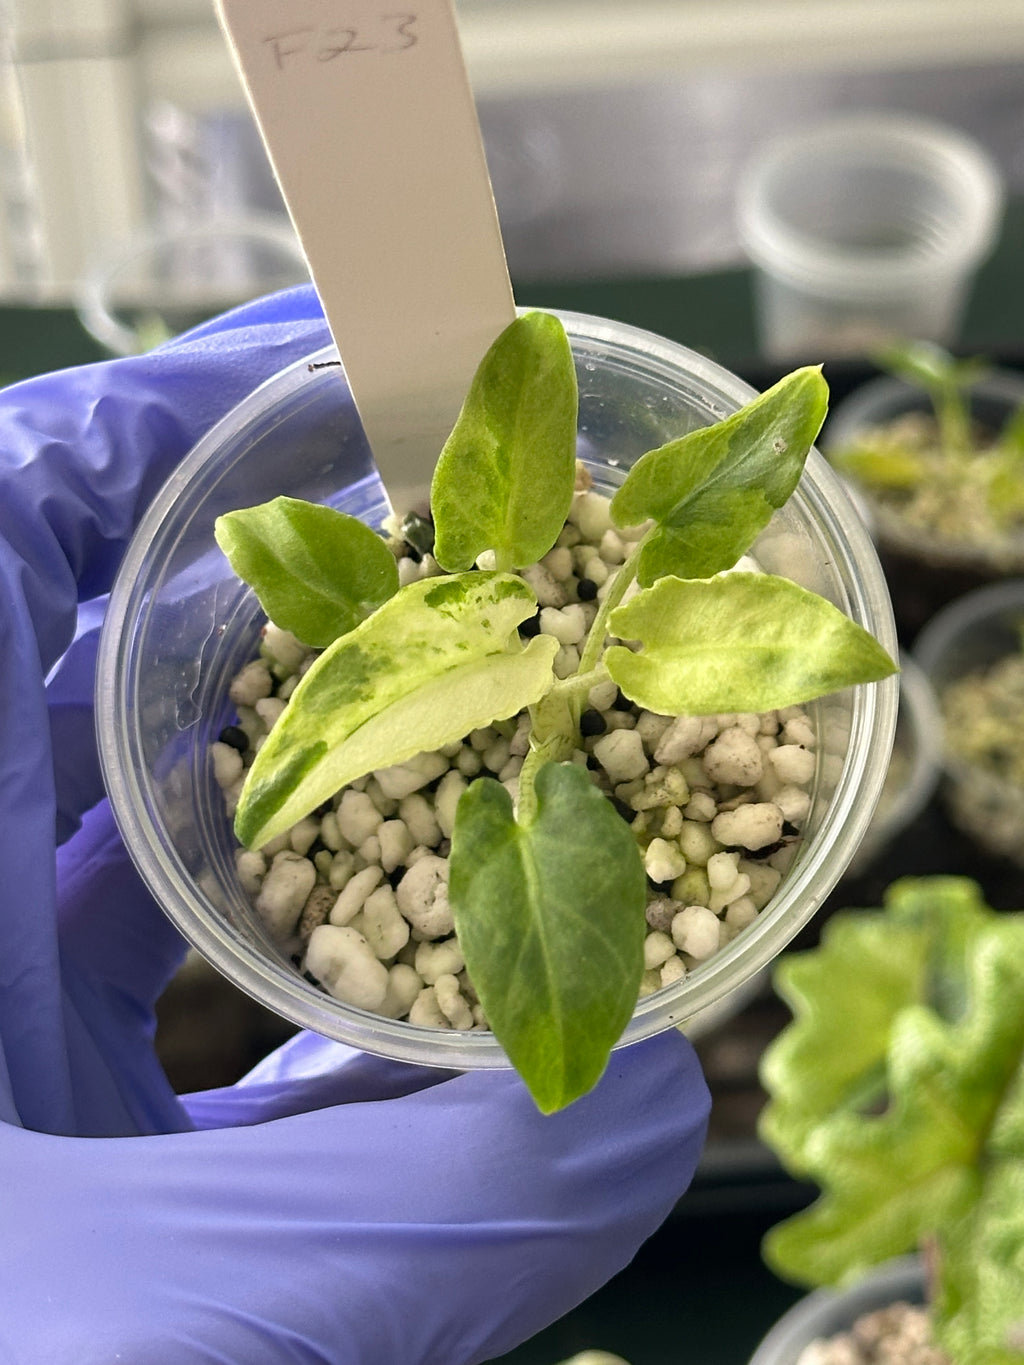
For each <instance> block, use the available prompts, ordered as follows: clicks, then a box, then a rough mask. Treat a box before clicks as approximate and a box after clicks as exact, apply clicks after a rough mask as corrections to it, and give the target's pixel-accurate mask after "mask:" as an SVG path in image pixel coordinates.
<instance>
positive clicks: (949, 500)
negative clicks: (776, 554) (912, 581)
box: [830, 342, 1024, 540]
mask: <svg viewBox="0 0 1024 1365" xmlns="http://www.w3.org/2000/svg"><path fill="white" fill-rule="evenodd" d="M875 359H876V361H877V363H878V365H879V366H880V367H881V368H882V369H883V370H885V371H887V372H888V373H890V374H892V375H895V376H896V377H898V378H900V379H903V380H905V381H906V382H907V383H909V384H912V385H914V386H915V387H916V388H919V389H922V390H923V391H924V392H925V393H926V394H927V396H928V399H929V401H930V405H931V413H930V414H919V413H910V414H907V415H906V416H903V417H900V418H897V419H894V420H893V421H892V422H890V423H883V424H880V425H879V426H877V427H874V428H870V429H867V430H865V431H864V432H862V433H861V434H860V435H859V436H857V437H856V438H855V439H854V440H852V441H851V443H850V444H849V445H848V446H846V447H844V448H842V449H838V450H835V451H833V452H832V453H831V455H830V458H831V460H832V462H833V463H834V464H835V465H836V467H837V468H838V469H839V470H840V471H842V472H843V473H845V474H848V475H849V476H850V477H852V478H853V479H854V480H856V481H857V482H858V483H860V484H862V485H863V486H864V487H865V488H866V489H869V490H871V491H873V492H874V493H876V494H877V495H878V497H879V498H880V499H883V500H885V501H886V502H890V503H892V505H893V506H894V508H898V509H899V510H900V512H901V514H902V515H904V516H905V517H906V518H907V519H908V520H911V521H912V522H914V524H918V525H920V526H922V527H928V528H930V529H931V530H933V531H935V532H938V533H940V534H942V535H945V536H948V537H950V538H952V539H962V540H972V539H973V540H981V539H983V538H984V537H985V536H986V535H989V534H992V533H993V532H995V533H998V534H1006V533H1007V532H1009V531H1010V530H1012V529H1014V528H1016V527H1019V525H1020V524H1021V522H1022V521H1024V403H1022V404H1021V405H1020V406H1019V407H1017V408H1016V409H1014V410H1013V411H1011V412H1010V413H1009V414H1008V415H1007V417H1006V418H1005V420H1004V421H1003V423H1002V425H1001V426H1000V428H999V429H998V430H996V431H990V432H984V431H982V430H980V429H979V425H978V423H977V421H976V420H974V418H973V417H972V412H971V403H970V393H971V389H972V387H973V386H974V385H976V384H977V383H978V382H979V380H981V379H983V378H984V377H985V374H986V372H987V367H986V365H985V363H984V362H983V361H982V360H980V359H978V358H976V357H972V358H967V359H962V360H961V359H956V358H955V357H953V356H952V355H950V354H949V352H947V351H945V350H943V349H942V348H941V347H939V346H936V345H934V344H933V343H930V342H908V343H904V344H901V345H898V346H896V345H894V346H891V347H888V348H886V349H884V350H882V351H880V352H879V353H878V355H877V356H876V357H875Z"/></svg>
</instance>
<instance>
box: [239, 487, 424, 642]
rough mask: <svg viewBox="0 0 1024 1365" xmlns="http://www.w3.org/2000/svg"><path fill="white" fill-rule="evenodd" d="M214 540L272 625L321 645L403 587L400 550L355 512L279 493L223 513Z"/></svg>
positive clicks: (335, 636)
mask: <svg viewBox="0 0 1024 1365" xmlns="http://www.w3.org/2000/svg"><path fill="white" fill-rule="evenodd" d="M214 535H215V536H216V537H217V544H218V545H219V546H220V548H221V549H222V550H223V551H224V553H225V554H226V555H227V557H228V559H229V561H230V563H231V567H232V568H233V569H234V571H235V573H236V574H238V576H239V578H241V579H244V580H245V582H246V583H248V584H249V585H250V586H251V587H252V588H253V590H254V591H255V593H256V596H257V597H258V598H259V600H260V605H261V606H262V608H263V610H264V611H265V612H266V613H267V615H268V616H269V618H270V619H271V621H273V622H274V624H275V625H278V626H280V627H281V628H282V629H283V630H290V631H291V632H292V634H293V635H296V636H297V637H298V638H299V639H300V640H301V641H302V642H303V643H304V644H307V645H313V646H315V647H317V648H324V647H325V646H327V645H329V644H330V643H331V642H332V641H333V640H336V639H337V638H338V636H339V635H344V634H346V632H348V631H350V630H352V629H353V628H354V627H355V626H357V625H358V624H359V623H360V621H362V620H365V618H366V617H367V616H369V615H370V613H371V612H372V611H374V610H375V609H376V608H377V607H379V606H380V605H381V604H382V603H383V602H386V601H387V600H388V598H389V597H391V596H393V595H394V593H395V592H397V591H398V566H397V564H396V563H395V557H394V555H393V554H392V553H391V551H390V550H389V549H388V547H387V546H386V545H385V543H384V541H383V540H382V539H381V537H380V536H379V535H377V534H376V533H375V532H374V531H371V530H370V528H369V527H368V526H366V525H364V523H363V522H361V521H360V520H359V519H358V518H357V517H350V516H348V515H347V514H346V513H344V512H338V511H336V510H335V509H334V508H333V507H323V506H320V505H319V504H317V503H312V502H303V501H301V500H300V499H298V498H274V499H273V500H272V501H271V502H265V503H262V504H260V505H259V506H258V507H246V508H242V509H241V510H239V511H236V512H228V513H226V514H225V515H224V516H222V517H218V518H217V521H216V523H215V524H214Z"/></svg>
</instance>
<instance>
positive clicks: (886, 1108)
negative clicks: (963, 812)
mask: <svg viewBox="0 0 1024 1365" xmlns="http://www.w3.org/2000/svg"><path fill="white" fill-rule="evenodd" d="M887 952H888V958H889V961H888V962H886V961H885V958H886V953H887ZM779 984H780V988H781V990H782V992H783V993H784V994H785V997H786V998H787V1000H788V1001H789V1003H790V1005H791V1007H792V1008H793V1010H794V1015H795V1019H794V1022H793V1023H792V1024H791V1025H789V1026H788V1028H787V1029H785V1030H784V1031H783V1033H782V1034H781V1035H780V1037H779V1038H778V1039H777V1040H776V1041H775V1042H774V1043H773V1044H772V1045H771V1047H770V1048H769V1049H768V1052H767V1054H766V1056H765V1059H764V1063H763V1068H762V1078H763V1080H764V1083H765V1086H766V1088H767V1089H768V1091H769V1095H770V1100H769V1104H768V1106H767V1108H766V1110H765V1111H764V1115H763V1119H762V1130H761V1131H762V1135H763V1136H764V1137H765V1138H766V1140H768V1141H769V1142H770V1143H771V1145H772V1146H773V1147H774V1149H775V1150H776V1152H777V1153H778V1155H779V1156H780V1159H781V1160H782V1161H783V1164H785V1165H786V1166H787V1167H789V1168H790V1169H792V1170H793V1171H794V1172H795V1173H798V1174H800V1175H801V1176H804V1177H810V1178H812V1179H813V1180H815V1181H816V1182H817V1183H818V1184H819V1185H820V1187H821V1190H822V1194H821V1197H820V1198H819V1199H818V1200H817V1201H816V1203H814V1204H813V1205H812V1206H811V1207H810V1208H809V1209H807V1210H805V1211H803V1212H802V1213H799V1214H797V1215H796V1216H795V1217H793V1218H791V1219H788V1220H787V1221H786V1222H784V1223H782V1224H780V1225H779V1226H778V1227H776V1228H775V1229H773V1230H772V1232H771V1233H770V1234H769V1235H768V1237H767V1238H766V1240H765V1247H764V1250H765V1256H766V1259H767V1260H768V1262H769V1264H770V1265H771V1266H772V1267H773V1268H774V1269H775V1270H776V1271H777V1272H778V1273H779V1274H781V1275H784V1276H785V1277H786V1278H790V1279H795V1280H797V1281H800V1282H802V1283H806V1284H828V1283H841V1282H844V1281H847V1280H850V1279H851V1278H854V1277H856V1276H857V1275H859V1274H860V1273H862V1272H863V1271H865V1270H866V1269H867V1268H869V1267H870V1266H872V1265H874V1264H877V1263H878V1262H880V1261H883V1260H885V1259H887V1258H889V1257H890V1256H894V1255H898V1254H901V1253H903V1252H906V1251H909V1250H913V1249H914V1248H916V1247H917V1246H918V1245H919V1244H920V1243H922V1242H923V1241H935V1242H937V1244H938V1253H939V1266H940V1271H941V1277H940V1292H939V1295H938V1298H937V1300H936V1303H935V1304H934V1307H933V1316H934V1319H935V1324H936V1330H937V1334H938V1336H939V1339H940V1341H941V1342H942V1343H943V1344H944V1345H945V1346H946V1348H947V1349H948V1350H949V1351H950V1354H951V1358H953V1359H955V1360H956V1361H957V1363H958V1365H1009V1362H1010V1361H1013V1362H1016V1365H1020V1361H1021V1358H1022V1356H1021V1352H1022V1350H1024V1337H1021V1336H1020V1335H1019V1325H1020V1318H1021V1314H1020V1311H1019V1304H1020V1299H1019V1286H1020V1283H1021V1276H1022V1274H1024V1215H1022V1214H1021V1212H1020V1210H1021V1208H1022V1207H1024V1184H1022V1176H1021V1169H1022V1156H1021V1152H1022V1146H1021V1143H1022V1137H1024V915H1021V914H1005V913H1003V914H997V913H995V912H994V911H991V910H989V909H988V907H986V906H985V905H984V902H983V901H982V899H981V897H980V894H979V892H978V890H977V888H976V887H974V886H973V884H972V883H970V882H966V881H964V880H962V879H958V878H930V879H927V878H926V879H919V880H907V881H904V882H900V883H897V885H896V886H895V887H894V888H893V889H892V891H891V893H890V895H889V896H888V897H887V901H886V907H885V910H884V912H882V913H871V912H865V911H849V912H845V913H841V914H840V915H836V916H834V917H833V919H832V921H830V925H829V929H828V932H827V934H826V935H824V936H823V940H822V943H821V945H820V947H818V948H817V949H814V950H812V951H811V952H808V953H805V954H800V955H797V956H796V957H794V958H793V959H789V960H786V962H785V963H784V965H781V966H780V968H779Z"/></svg>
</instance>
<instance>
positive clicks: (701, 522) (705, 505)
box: [611, 366, 828, 587]
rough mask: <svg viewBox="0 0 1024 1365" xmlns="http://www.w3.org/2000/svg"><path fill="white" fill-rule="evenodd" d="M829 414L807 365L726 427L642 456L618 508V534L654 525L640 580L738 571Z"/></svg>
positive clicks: (819, 382)
mask: <svg viewBox="0 0 1024 1365" xmlns="http://www.w3.org/2000/svg"><path fill="white" fill-rule="evenodd" d="M827 406H828V385H827V384H826V383H825V380H824V379H823V378H822V375H821V371H820V368H818V367H812V366H808V367H806V368H804V369H801V370H795V371H794V372H793V373H792V374H790V375H787V376H786V378H785V379H782V380H780V381H779V383H778V384H776V385H774V386H773V387H772V388H770V389H769V390H768V391H767V392H766V393H764V394H762V395H761V396H760V397H759V398H756V399H754V400H753V401H752V402H751V403H748V404H747V405H746V406H745V407H743V408H741V409H740V411H739V412H736V413H734V414H733V415H732V416H731V417H728V418H726V419H725V420H724V421H721V422H716V423H715V424H714V426H710V427H704V428H702V429H700V430H697V431H691V432H689V433H687V435H685V436H682V437H680V438H679V439H678V440H676V441H670V442H669V443H668V444H667V445H663V446H661V447H659V448H658V449H657V450H651V451H648V453H647V454H646V455H644V456H642V457H641V458H640V459H639V460H638V461H637V463H636V464H635V465H634V466H633V468H632V469H631V470H630V472H629V474H628V475H627V477H626V481H625V482H624V483H623V485H622V487H621V488H620V489H619V490H618V492H617V493H616V494H615V497H614V498H613V499H612V505H611V512H612V517H613V519H614V521H615V523H616V525H618V526H639V525H641V524H642V523H643V522H646V521H648V520H652V521H653V522H654V523H655V528H654V530H653V531H652V532H650V533H649V534H648V537H647V540H646V542H645V544H644V547H643V550H642V552H641V556H640V564H639V570H638V576H639V579H640V582H641V583H642V584H643V585H644V586H645V587H647V586H649V585H650V584H651V583H653V582H655V580H656V579H658V578H661V577H663V576H665V575H666V574H674V575H676V576H677V577H679V578H710V577H711V575H712V574H716V573H720V572H721V571H722V570H723V569H729V568H732V566H733V565H734V564H735V563H736V561H737V560H738V559H739V557H740V555H742V554H744V553H745V552H746V551H747V550H748V549H749V548H750V546H751V545H752V544H753V542H754V540H755V539H756V538H757V535H758V533H759V532H760V531H761V530H763V528H764V527H765V526H766V525H767V524H768V522H769V520H770V519H771V516H772V513H773V512H774V511H775V510H776V508H778V507H781V506H782V505H783V503H784V502H785V501H786V500H787V499H788V497H789V495H790V494H791V493H792V492H793V489H794V488H795V487H796V485H797V483H798V482H799V479H800V475H801V473H802V471H803V467H804V463H805V461H806V459H807V454H808V452H809V450H810V449H811V446H812V445H813V443H814V439H815V437H816V436H817V434H818V432H819V430H820V429H821V424H822V422H823V420H824V417H825V412H826V409H827Z"/></svg>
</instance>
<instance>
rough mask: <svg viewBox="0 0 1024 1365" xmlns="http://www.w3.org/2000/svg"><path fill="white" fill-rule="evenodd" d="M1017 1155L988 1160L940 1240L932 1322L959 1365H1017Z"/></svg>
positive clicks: (1022, 1160)
mask: <svg viewBox="0 0 1024 1365" xmlns="http://www.w3.org/2000/svg"><path fill="white" fill-rule="evenodd" d="M1022 1284H1024V1157H1022V1155H1021V1149H1020V1148H1018V1149H1017V1154H1016V1155H1015V1156H1012V1157H1007V1158H1005V1159H1003V1160H1001V1161H997V1162H993V1163H992V1164H991V1165H990V1166H989V1168H988V1169H987V1170H986V1174H985V1181H984V1185H983V1187H982V1189H981V1192H980V1196H979V1198H978V1201H977V1203H976V1205H975V1206H974V1208H973V1209H972V1210H971V1213H970V1215H969V1216H968V1217H966V1218H964V1219H962V1220H960V1221H959V1222H957V1223H954V1224H953V1225H952V1226H951V1227H950V1228H949V1229H948V1230H947V1232H946V1234H945V1235H944V1236H943V1239H942V1256H941V1260H940V1263H939V1275H938V1285H937V1289H936V1293H935V1303H934V1307H933V1318H934V1320H935V1329H936V1339H937V1340H938V1343H939V1345H940V1346H941V1347H942V1348H943V1349H944V1350H945V1351H946V1353H947V1354H948V1356H949V1358H950V1359H951V1360H955V1361H957V1362H958V1365H960V1362H962V1363H963V1365H1021V1362H1022V1361H1024V1304H1022V1302H1021V1285H1022Z"/></svg>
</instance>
